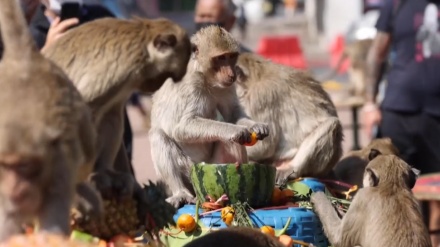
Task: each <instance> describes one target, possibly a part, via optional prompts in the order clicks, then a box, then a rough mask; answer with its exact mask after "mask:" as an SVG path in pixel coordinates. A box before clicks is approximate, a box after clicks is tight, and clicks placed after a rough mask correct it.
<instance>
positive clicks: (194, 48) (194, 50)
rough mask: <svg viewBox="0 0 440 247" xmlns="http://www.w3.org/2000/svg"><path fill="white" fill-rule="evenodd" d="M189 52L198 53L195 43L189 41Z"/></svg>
mask: <svg viewBox="0 0 440 247" xmlns="http://www.w3.org/2000/svg"><path fill="white" fill-rule="evenodd" d="M191 52H192V53H193V54H194V55H198V54H199V48H198V47H197V45H196V44H194V43H191Z"/></svg>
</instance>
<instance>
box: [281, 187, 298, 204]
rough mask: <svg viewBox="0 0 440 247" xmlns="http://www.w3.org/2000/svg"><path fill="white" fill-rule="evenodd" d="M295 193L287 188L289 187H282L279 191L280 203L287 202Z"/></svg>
mask: <svg viewBox="0 0 440 247" xmlns="http://www.w3.org/2000/svg"><path fill="white" fill-rule="evenodd" d="M294 195H295V194H294V193H293V191H291V190H289V189H284V190H282V191H281V203H286V202H289V201H291V200H292V199H293V196H294Z"/></svg>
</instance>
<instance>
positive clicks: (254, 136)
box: [244, 132, 258, 146]
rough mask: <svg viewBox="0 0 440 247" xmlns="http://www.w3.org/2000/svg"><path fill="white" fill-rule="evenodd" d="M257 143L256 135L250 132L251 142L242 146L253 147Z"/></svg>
mask: <svg viewBox="0 0 440 247" xmlns="http://www.w3.org/2000/svg"><path fill="white" fill-rule="evenodd" d="M257 141H258V139H257V133H255V132H252V134H251V141H250V142H248V143H245V144H244V145H245V146H253V145H255V143H257Z"/></svg>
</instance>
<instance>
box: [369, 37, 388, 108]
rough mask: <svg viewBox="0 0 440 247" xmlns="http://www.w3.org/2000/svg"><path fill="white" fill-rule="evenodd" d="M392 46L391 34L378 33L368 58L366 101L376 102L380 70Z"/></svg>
mask: <svg viewBox="0 0 440 247" xmlns="http://www.w3.org/2000/svg"><path fill="white" fill-rule="evenodd" d="M390 44H391V37H390V34H388V33H385V32H378V33H377V35H376V37H375V38H374V41H373V44H372V46H371V48H370V50H369V52H368V56H367V79H366V98H367V99H366V100H367V102H375V101H376V100H375V99H376V95H377V92H378V87H379V80H378V79H379V78H380V76H381V75H380V68H381V65H382V63H383V62H384V61H385V59H386V57H387V56H388V51H389V47H390Z"/></svg>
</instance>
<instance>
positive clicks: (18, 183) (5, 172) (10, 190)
mask: <svg viewBox="0 0 440 247" xmlns="http://www.w3.org/2000/svg"><path fill="white" fill-rule="evenodd" d="M2 160H3V162H2V163H0V193H1V196H2V197H3V199H4V202H5V205H4V207H5V208H6V210H7V211H8V212H10V213H19V214H23V215H32V214H35V213H36V212H37V211H38V210H39V208H40V206H41V204H42V200H43V190H44V189H45V186H43V182H44V181H46V180H47V178H46V174H47V172H44V169H43V165H42V163H41V162H39V161H38V160H36V159H23V158H21V157H18V156H13V155H10V156H3V159H2ZM46 170H47V169H46Z"/></svg>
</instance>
